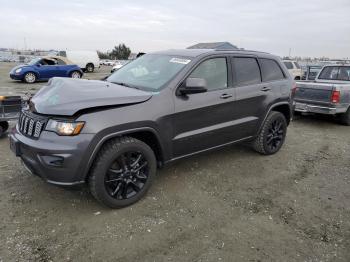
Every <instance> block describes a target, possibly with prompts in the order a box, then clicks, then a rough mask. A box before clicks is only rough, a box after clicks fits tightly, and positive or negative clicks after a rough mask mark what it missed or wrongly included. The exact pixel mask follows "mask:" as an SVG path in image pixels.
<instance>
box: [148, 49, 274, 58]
mask: <svg viewBox="0 0 350 262" xmlns="http://www.w3.org/2000/svg"><path fill="white" fill-rule="evenodd" d="M220 52H222V53H232V54H237V53H239V54H255V55H256V54H257V53H258V54H268V53H264V52H259V51H250V50H217V49H170V50H164V51H158V52H153V54H162V55H176V56H187V57H197V56H200V55H202V54H218V53H220ZM268 55H269V54H268Z"/></svg>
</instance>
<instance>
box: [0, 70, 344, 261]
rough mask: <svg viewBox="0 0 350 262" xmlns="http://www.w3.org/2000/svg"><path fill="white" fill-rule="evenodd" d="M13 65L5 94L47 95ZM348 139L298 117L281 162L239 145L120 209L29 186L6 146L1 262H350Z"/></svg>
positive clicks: (319, 121)
mask: <svg viewBox="0 0 350 262" xmlns="http://www.w3.org/2000/svg"><path fill="white" fill-rule="evenodd" d="M12 66H13V64H4V63H2V64H1V63H0V95H1V94H8V93H10V92H14V93H25V92H26V90H29V91H31V92H35V90H37V88H39V87H40V86H42V85H43V83H39V84H35V85H26V84H23V83H17V82H13V81H11V80H10V79H9V77H8V75H7V74H8V72H9V70H10V68H11V67H12ZM109 69H110V68H107V67H104V68H101V69H100V70H99V72H98V73H93V74H86V76H87V77H89V78H90V77H91V78H95V79H99V78H102V77H103V76H104V75H106V74H107V73H108V70H109ZM349 130H350V127H345V126H341V125H338V124H337V123H336V122H335V121H333V120H332V119H327V118H320V117H313V116H307V117H306V116H302V117H298V118H296V119H295V120H294V121H293V122H292V123H291V125H290V127H289V130H288V135H287V140H286V144H285V145H284V147H283V148H282V150H281V151H280V152H279V153H278V154H276V155H273V156H268V157H266V156H260V155H258V154H256V153H255V152H253V151H252V150H250V149H249V148H248V147H246V146H243V145H236V146H231V147H227V148H224V149H221V150H218V151H215V152H211V153H206V154H202V155H199V156H194V157H192V158H188V159H185V160H182V161H179V162H177V163H175V164H173V165H171V166H168V167H165V168H163V169H161V170H160V171H159V172H158V179H157V180H156V181H155V183H154V185H153V186H152V188H151V189H150V191H149V193H148V194H147V196H146V198H144V199H143V200H141V201H140V202H138V203H137V204H135V205H133V206H131V207H128V208H124V209H121V210H110V209H107V208H104V207H102V206H100V205H99V204H98V203H97V202H96V201H95V200H94V199H93V198H92V197H91V196H90V194H89V192H88V190H87V189H86V188H85V187H81V188H76V189H70V190H67V189H63V188H59V187H55V186H51V185H48V184H46V183H44V182H43V181H41V180H40V179H39V178H37V177H33V176H31V175H28V173H27V172H26V171H25V169H24V168H23V166H22V165H21V163H20V161H19V160H18V159H16V158H15V157H14V156H13V154H12V153H11V152H10V150H9V144H8V140H7V138H6V137H3V138H1V139H0V149H1V150H0V214H1V221H2V222H1V224H0V235H1V237H0V261H256V262H257V261H350V201H349V198H350V190H349V185H350V173H349V171H350V161H349V160H350V155H349V151H350V136H349Z"/></svg>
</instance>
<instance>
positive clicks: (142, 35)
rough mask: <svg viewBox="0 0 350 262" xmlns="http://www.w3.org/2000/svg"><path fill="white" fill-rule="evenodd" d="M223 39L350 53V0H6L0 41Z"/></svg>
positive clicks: (135, 45) (161, 45) (91, 46)
mask: <svg viewBox="0 0 350 262" xmlns="http://www.w3.org/2000/svg"><path fill="white" fill-rule="evenodd" d="M24 38H25V39H26V41H24ZM215 41H229V42H231V43H233V44H236V45H238V46H239V47H243V48H246V49H254V50H262V51H267V52H271V53H274V54H277V55H281V56H283V55H288V53H289V48H291V50H292V55H300V56H311V57H313V56H323V55H324V56H330V57H338V58H343V57H350V0H303V1H302V0H289V1H288V0H287V1H286V0H283V1H282V0H280V1H278V0H211V1H197V0H196V1H191V0H174V1H165V0H156V1H151V0H149V1H140V0H133V1H125V0H124V1H119V0H111V1H109V0H100V1H93V0H60V1H49V0H46V1H44V0H35V1H28V0H23V1H22V0H16V1H14V0H9V1H5V0H0V47H14V48H20V49H23V48H24V46H25V42H26V44H27V47H28V48H37V49H38V48H42V49H58V50H63V49H70V50H75V49H80V50H96V49H98V50H102V51H106V50H110V49H112V47H113V46H114V45H116V44H118V43H121V42H123V43H125V44H126V45H128V46H130V47H131V49H132V51H133V52H138V51H145V52H150V51H155V50H164V49H170V48H185V47H187V46H189V45H192V44H194V43H198V42H215Z"/></svg>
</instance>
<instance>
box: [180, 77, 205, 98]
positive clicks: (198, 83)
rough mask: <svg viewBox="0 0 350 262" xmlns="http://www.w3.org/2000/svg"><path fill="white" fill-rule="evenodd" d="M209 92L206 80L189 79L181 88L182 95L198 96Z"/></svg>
mask: <svg viewBox="0 0 350 262" xmlns="http://www.w3.org/2000/svg"><path fill="white" fill-rule="evenodd" d="M206 91H207V81H206V80H205V79H204V78H194V77H189V78H187V79H186V82H185V83H184V84H183V85H182V86H181V87H180V88H179V92H180V94H182V95H188V94H198V93H204V92H206Z"/></svg>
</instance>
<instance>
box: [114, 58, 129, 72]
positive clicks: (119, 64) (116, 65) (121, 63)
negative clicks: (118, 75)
mask: <svg viewBox="0 0 350 262" xmlns="http://www.w3.org/2000/svg"><path fill="white" fill-rule="evenodd" d="M128 63H130V60H118V61H116V62H115V63H114V65H113V68H112V70H111V73H113V72H115V71H117V70H118V69H120V68H122V67H123V66H125V65H126V64H128Z"/></svg>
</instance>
